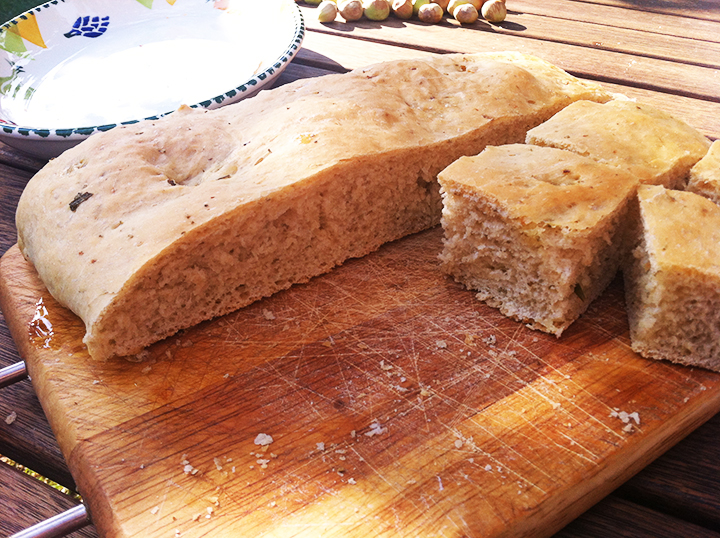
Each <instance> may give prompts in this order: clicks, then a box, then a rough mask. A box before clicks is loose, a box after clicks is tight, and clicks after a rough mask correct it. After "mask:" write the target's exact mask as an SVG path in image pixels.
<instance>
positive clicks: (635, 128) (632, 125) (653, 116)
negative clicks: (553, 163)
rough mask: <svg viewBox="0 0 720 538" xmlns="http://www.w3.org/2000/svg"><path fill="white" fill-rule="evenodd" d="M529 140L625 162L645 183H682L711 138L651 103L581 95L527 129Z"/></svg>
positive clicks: (674, 185) (672, 185)
mask: <svg viewBox="0 0 720 538" xmlns="http://www.w3.org/2000/svg"><path fill="white" fill-rule="evenodd" d="M526 141H527V142H528V143H529V144H537V145H542V146H551V147H556V148H562V149H567V150H570V151H573V152H575V153H578V154H580V155H586V156H589V157H592V158H593V159H596V160H598V161H599V162H602V163H604V164H609V165H611V166H617V167H621V168H623V169H625V170H628V171H629V172H631V173H632V174H634V175H636V176H637V177H638V178H639V179H640V181H641V182H642V183H648V184H655V185H664V186H666V187H668V188H682V187H684V185H685V183H686V182H687V174H688V172H689V170H690V168H691V167H692V166H693V165H694V164H695V163H696V162H697V161H698V160H700V159H701V158H702V157H703V156H704V155H705V153H706V152H707V150H708V147H709V146H710V141H709V140H708V139H707V138H706V137H705V136H703V135H702V134H701V133H699V132H698V131H697V130H695V129H694V128H693V127H691V126H689V125H688V124H686V123H685V122H683V121H681V120H679V119H677V118H674V117H672V116H671V115H670V114H667V113H666V112H664V111H661V110H659V109H657V108H654V107H652V106H650V105H647V104H642V103H637V102H635V101H628V100H613V101H610V102H608V103H605V104H599V103H594V102H590V101H578V102H576V103H573V104H572V105H570V106H568V107H567V108H565V109H564V110H562V111H560V112H559V113H558V114H556V115H555V116H554V117H553V118H551V119H550V120H548V121H547V122H545V123H544V124H542V125H539V126H538V127H535V128H534V129H531V130H530V131H529V132H528V135H527V138H526Z"/></svg>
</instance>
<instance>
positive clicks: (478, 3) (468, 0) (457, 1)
mask: <svg viewBox="0 0 720 538" xmlns="http://www.w3.org/2000/svg"><path fill="white" fill-rule="evenodd" d="M462 4H472V5H473V7H474V8H475V9H477V10H478V11H480V8H481V7H482V5H483V0H450V1H449V2H448V5H447V12H448V13H450V14H451V15H452V14H453V13H455V10H456V9H457V8H458V6H461V5H462Z"/></svg>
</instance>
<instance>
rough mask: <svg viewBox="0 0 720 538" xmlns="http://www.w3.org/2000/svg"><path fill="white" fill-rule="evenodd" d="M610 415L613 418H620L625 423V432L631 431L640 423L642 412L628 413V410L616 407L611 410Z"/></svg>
mask: <svg viewBox="0 0 720 538" xmlns="http://www.w3.org/2000/svg"><path fill="white" fill-rule="evenodd" d="M610 416H611V417H613V418H619V419H620V421H621V422H622V423H623V424H625V427H624V428H623V431H624V432H628V433H629V432H631V431H633V430H634V429H635V426H639V425H640V414H639V413H638V412H637V411H633V412H632V413H628V412H626V411H620V410H619V409H617V408H615V409H613V410H612V411H611V412H610ZM633 422H634V424H633Z"/></svg>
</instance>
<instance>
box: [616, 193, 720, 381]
mask: <svg viewBox="0 0 720 538" xmlns="http://www.w3.org/2000/svg"><path fill="white" fill-rule="evenodd" d="M638 200H639V204H638V208H637V211H636V215H635V219H634V221H635V222H634V224H633V226H632V229H633V236H634V242H633V247H634V248H633V250H632V256H629V257H628V258H627V263H626V264H625V267H624V268H623V274H624V279H625V295H626V304H627V310H628V319H629V322H630V339H631V344H632V348H633V350H635V351H636V352H638V353H640V354H641V355H642V356H644V357H648V358H654V359H664V360H669V361H672V362H676V363H679V364H685V365H690V366H701V367H703V368H709V369H712V370H716V371H720V309H718V306H717V305H718V304H720V251H718V245H719V244H720V207H718V206H717V205H715V204H714V203H712V202H711V201H709V200H707V199H706V198H704V197H702V196H699V195H697V194H695V193H692V192H683V191H674V190H668V189H665V188H663V187H662V186H650V185H643V186H641V187H640V188H639V190H638Z"/></svg>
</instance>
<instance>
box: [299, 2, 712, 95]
mask: <svg viewBox="0 0 720 538" xmlns="http://www.w3.org/2000/svg"><path fill="white" fill-rule="evenodd" d="M302 9H303V14H304V16H305V20H306V23H307V26H308V29H309V32H308V34H307V35H306V42H307V43H308V44H304V47H308V46H310V47H311V48H312V46H313V44H314V43H318V44H320V43H325V44H327V43H328V41H327V39H328V38H329V37H333V36H335V37H340V38H342V40H346V41H349V38H350V39H362V40H364V41H365V43H364V44H363V47H362V55H358V58H357V60H355V61H351V60H352V57H347V58H346V57H343V61H339V60H338V58H340V54H342V53H343V52H344V50H342V49H349V48H352V46H353V45H352V43H350V42H348V43H347V44H346V45H344V46H342V45H340V46H341V47H342V48H341V49H340V50H337V51H336V49H334V48H328V47H326V46H322V45H321V49H322V50H326V51H327V50H332V51H333V54H335V53H337V54H338V56H337V57H334V58H333V60H335V61H337V62H338V63H340V64H342V65H345V66H347V67H350V68H355V67H361V66H364V65H367V64H368V63H373V62H376V61H382V60H383V59H391V58H388V57H387V53H385V54H383V53H381V52H380V51H381V50H382V49H377V48H375V47H373V45H371V44H370V43H368V41H372V42H374V43H375V44H376V45H378V46H380V45H381V44H384V45H386V46H387V45H400V44H402V45H403V48H404V49H405V50H406V51H407V52H410V53H414V55H415V56H418V55H419V54H422V52H425V53H430V52H436V53H447V52H482V51H501V50H518V51H520V52H525V53H529V54H534V55H536V56H540V57H541V58H544V59H545V60H548V61H550V62H552V63H554V64H556V65H557V66H559V67H561V68H563V69H565V70H567V71H568V72H571V73H573V74H575V75H577V76H580V77H583V78H590V79H594V80H600V81H608V82H613V83H616V84H624V85H627V86H630V87H640V88H646V89H653V90H658V91H666V92H668V93H672V94H674V95H684V96H688V97H696V98H698V99H705V100H708V101H715V102H717V101H719V100H720V97H718V95H717V88H718V86H720V70H718V69H712V68H708V67H699V66H693V65H687V64H679V63H677V62H674V61H670V60H663V59H657V58H646V57H642V56H635V55H634V54H632V53H631V52H630V51H628V52H615V51H608V50H601V49H596V48H589V47H586V46H580V45H570V44H565V43H558V42H552V41H545V40H542V39H538V38H526V37H524V36H523V35H520V34H521V32H517V35H515V34H513V35H502V34H498V33H497V32H494V31H479V30H471V29H468V28H458V27H457V26H454V25H451V24H450V23H444V24H437V25H427V24H423V23H420V22H417V21H408V22H406V21H398V20H397V19H388V20H387V21H386V22H385V24H384V25H383V26H381V27H380V28H377V27H374V26H370V25H368V24H367V23H361V24H360V23H358V24H354V25H352V27H349V26H348V25H347V23H345V22H339V21H336V22H334V23H330V24H321V23H319V22H318V21H317V15H316V12H315V11H314V10H313V9H311V8H308V7H303V8H302ZM485 24H486V23H485ZM465 30H467V31H465ZM561 31H562V30H561V28H558V29H557V30H556V32H557V34H558V35H560V33H561ZM324 36H327V37H324ZM408 47H412V48H408ZM392 48H395V49H397V48H398V47H397V46H395V47H392ZM386 50H387V49H386ZM404 54H406V53H403V55H404ZM711 54H712V53H711Z"/></svg>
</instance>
